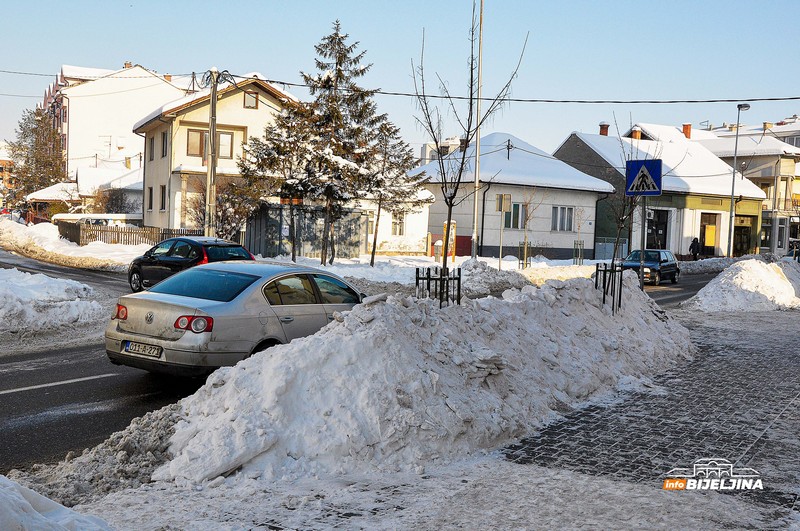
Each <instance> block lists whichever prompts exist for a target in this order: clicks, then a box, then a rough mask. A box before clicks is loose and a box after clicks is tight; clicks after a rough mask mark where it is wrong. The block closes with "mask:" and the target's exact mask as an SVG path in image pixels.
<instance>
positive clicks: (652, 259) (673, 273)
mask: <svg viewBox="0 0 800 531" xmlns="http://www.w3.org/2000/svg"><path fill="white" fill-rule="evenodd" d="M640 253H641V251H633V252H632V253H631V254H629V255H628V257H627V258H625V261H623V262H622V269H633V270H634V271H636V272H637V273H638V272H639V265H640V263H641V254H640ZM680 274H681V270H680V268H679V267H678V262H677V261H676V260H675V255H673V254H672V251H665V250H663V249H645V251H644V280H645V282H652V283H653V285H655V286H658V285H659V284H661V281H662V280H665V279H670V281H672V283H673V284H676V283H677V282H678V277H679V276H680Z"/></svg>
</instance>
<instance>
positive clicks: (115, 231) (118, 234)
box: [58, 223, 203, 245]
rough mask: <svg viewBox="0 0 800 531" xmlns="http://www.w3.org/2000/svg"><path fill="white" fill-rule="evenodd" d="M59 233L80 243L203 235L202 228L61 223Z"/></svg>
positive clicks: (136, 242)
mask: <svg viewBox="0 0 800 531" xmlns="http://www.w3.org/2000/svg"><path fill="white" fill-rule="evenodd" d="M58 233H59V234H60V235H61V237H62V238H65V239H67V240H69V241H71V242H74V243H77V244H78V245H86V244H87V243H91V242H103V243H112V244H113V243H119V244H122V245H140V244H143V243H144V244H147V245H155V244H157V243H158V242H160V241H163V240H166V239H167V238H173V237H175V236H202V235H203V230H202V229H162V228H159V227H115V226H113V225H112V226H103V225H84V224H80V223H59V224H58Z"/></svg>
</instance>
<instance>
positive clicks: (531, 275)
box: [519, 262, 597, 286]
mask: <svg viewBox="0 0 800 531" xmlns="http://www.w3.org/2000/svg"><path fill="white" fill-rule="evenodd" d="M596 269H597V268H596V266H594V265H565V266H548V265H547V263H545V262H533V263H531V267H528V268H526V269H523V270H521V271H520V272H519V273H520V274H521V275H523V276H524V277H525V278H527V279H528V280H529V281H531V282H532V283H534V284H536V285H537V286H540V285H542V284H544V283H545V282H547V281H548V280H552V279H557V280H567V279H570V278H590V277H591V276H592V275H593V274H594V273H595V271H596Z"/></svg>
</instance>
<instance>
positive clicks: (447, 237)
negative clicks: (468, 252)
mask: <svg viewBox="0 0 800 531" xmlns="http://www.w3.org/2000/svg"><path fill="white" fill-rule="evenodd" d="M452 215H453V205H452V204H450V203H448V204H447V218H445V219H446V220H447V228H445V230H444V242H443V243H442V269H445V270H446V269H447V254H448V249H449V248H450V230H451V229H452V227H451V225H452V223H450V217H451V216H452ZM453 239H454V240H455V238H453Z"/></svg>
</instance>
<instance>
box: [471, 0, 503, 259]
mask: <svg viewBox="0 0 800 531" xmlns="http://www.w3.org/2000/svg"><path fill="white" fill-rule="evenodd" d="M482 62H483V0H481V13H480V18H479V19H478V101H477V102H476V104H475V115H476V118H477V121H476V124H475V193H474V194H472V202H473V203H474V205H473V209H472V258H477V257H478V191H479V190H480V189H481V81H482V76H481V66H482V65H481V63H482ZM501 217H502V216H501ZM501 238H502V227H501ZM501 260H502V257H501Z"/></svg>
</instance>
